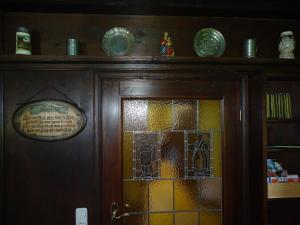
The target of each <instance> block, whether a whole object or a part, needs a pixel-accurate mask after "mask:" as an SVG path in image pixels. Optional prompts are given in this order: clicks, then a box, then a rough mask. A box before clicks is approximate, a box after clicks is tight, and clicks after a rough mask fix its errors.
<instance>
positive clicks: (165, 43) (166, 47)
mask: <svg viewBox="0 0 300 225" xmlns="http://www.w3.org/2000/svg"><path fill="white" fill-rule="evenodd" d="M160 54H161V55H163V56H174V49H173V45H172V41H171V38H170V36H169V34H168V32H164V37H163V38H162V39H161V41H160Z"/></svg>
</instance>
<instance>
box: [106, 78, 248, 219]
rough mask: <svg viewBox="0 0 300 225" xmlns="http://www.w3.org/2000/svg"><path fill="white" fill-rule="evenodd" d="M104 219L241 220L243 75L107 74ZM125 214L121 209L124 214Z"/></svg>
mask: <svg viewBox="0 0 300 225" xmlns="http://www.w3.org/2000/svg"><path fill="white" fill-rule="evenodd" d="M102 94H103V95H102V120H103V127H102V128H103V137H102V138H103V155H102V157H103V167H102V168H103V174H102V176H103V186H102V188H103V190H102V194H103V202H102V207H103V208H102V209H103V210H102V216H103V218H102V222H103V225H110V224H112V221H111V218H112V216H113V215H112V214H113V213H112V204H113V203H116V205H114V210H115V209H117V211H115V212H116V216H121V218H120V219H116V220H114V221H113V222H115V224H120V225H121V224H123V225H129V224H130V225H166V224H168V225H202V224H203V225H204V224H213V225H221V224H223V225H238V224H242V195H243V193H242V190H243V185H242V148H241V122H240V113H239V112H240V104H241V99H240V82H239V81H238V80H234V79H228V80H219V81H212V80H207V79H206V80H200V79H199V80H104V81H103V93H102ZM122 215H123V216H122Z"/></svg>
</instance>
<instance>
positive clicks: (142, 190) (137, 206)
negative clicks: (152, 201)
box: [123, 181, 148, 212]
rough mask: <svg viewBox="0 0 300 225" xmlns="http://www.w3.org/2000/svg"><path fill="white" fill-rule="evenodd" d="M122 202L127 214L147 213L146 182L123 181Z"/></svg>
mask: <svg viewBox="0 0 300 225" xmlns="http://www.w3.org/2000/svg"><path fill="white" fill-rule="evenodd" d="M123 201H124V203H125V204H129V206H130V207H129V208H128V211H129V212H145V211H148V184H147V182H146V181H123Z"/></svg>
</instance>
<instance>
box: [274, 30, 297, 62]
mask: <svg viewBox="0 0 300 225" xmlns="http://www.w3.org/2000/svg"><path fill="white" fill-rule="evenodd" d="M295 44H296V42H295V38H294V34H293V32H292V31H284V32H282V33H281V34H280V42H279V45H278V51H279V53H280V54H279V58H281V59H294V58H295V56H294V53H293V51H294V49H295Z"/></svg>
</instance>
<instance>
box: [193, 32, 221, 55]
mask: <svg viewBox="0 0 300 225" xmlns="http://www.w3.org/2000/svg"><path fill="white" fill-rule="evenodd" d="M193 47H194V50H195V52H196V54H197V55H198V56H202V57H210V56H211V57H219V56H221V55H222V54H223V53H224V51H225V39H224V37H223V35H222V34H221V33H220V32H219V31H218V30H216V29H214V28H204V29H202V30H199V31H198V32H197V33H196V35H195V38H194V42H193Z"/></svg>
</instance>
